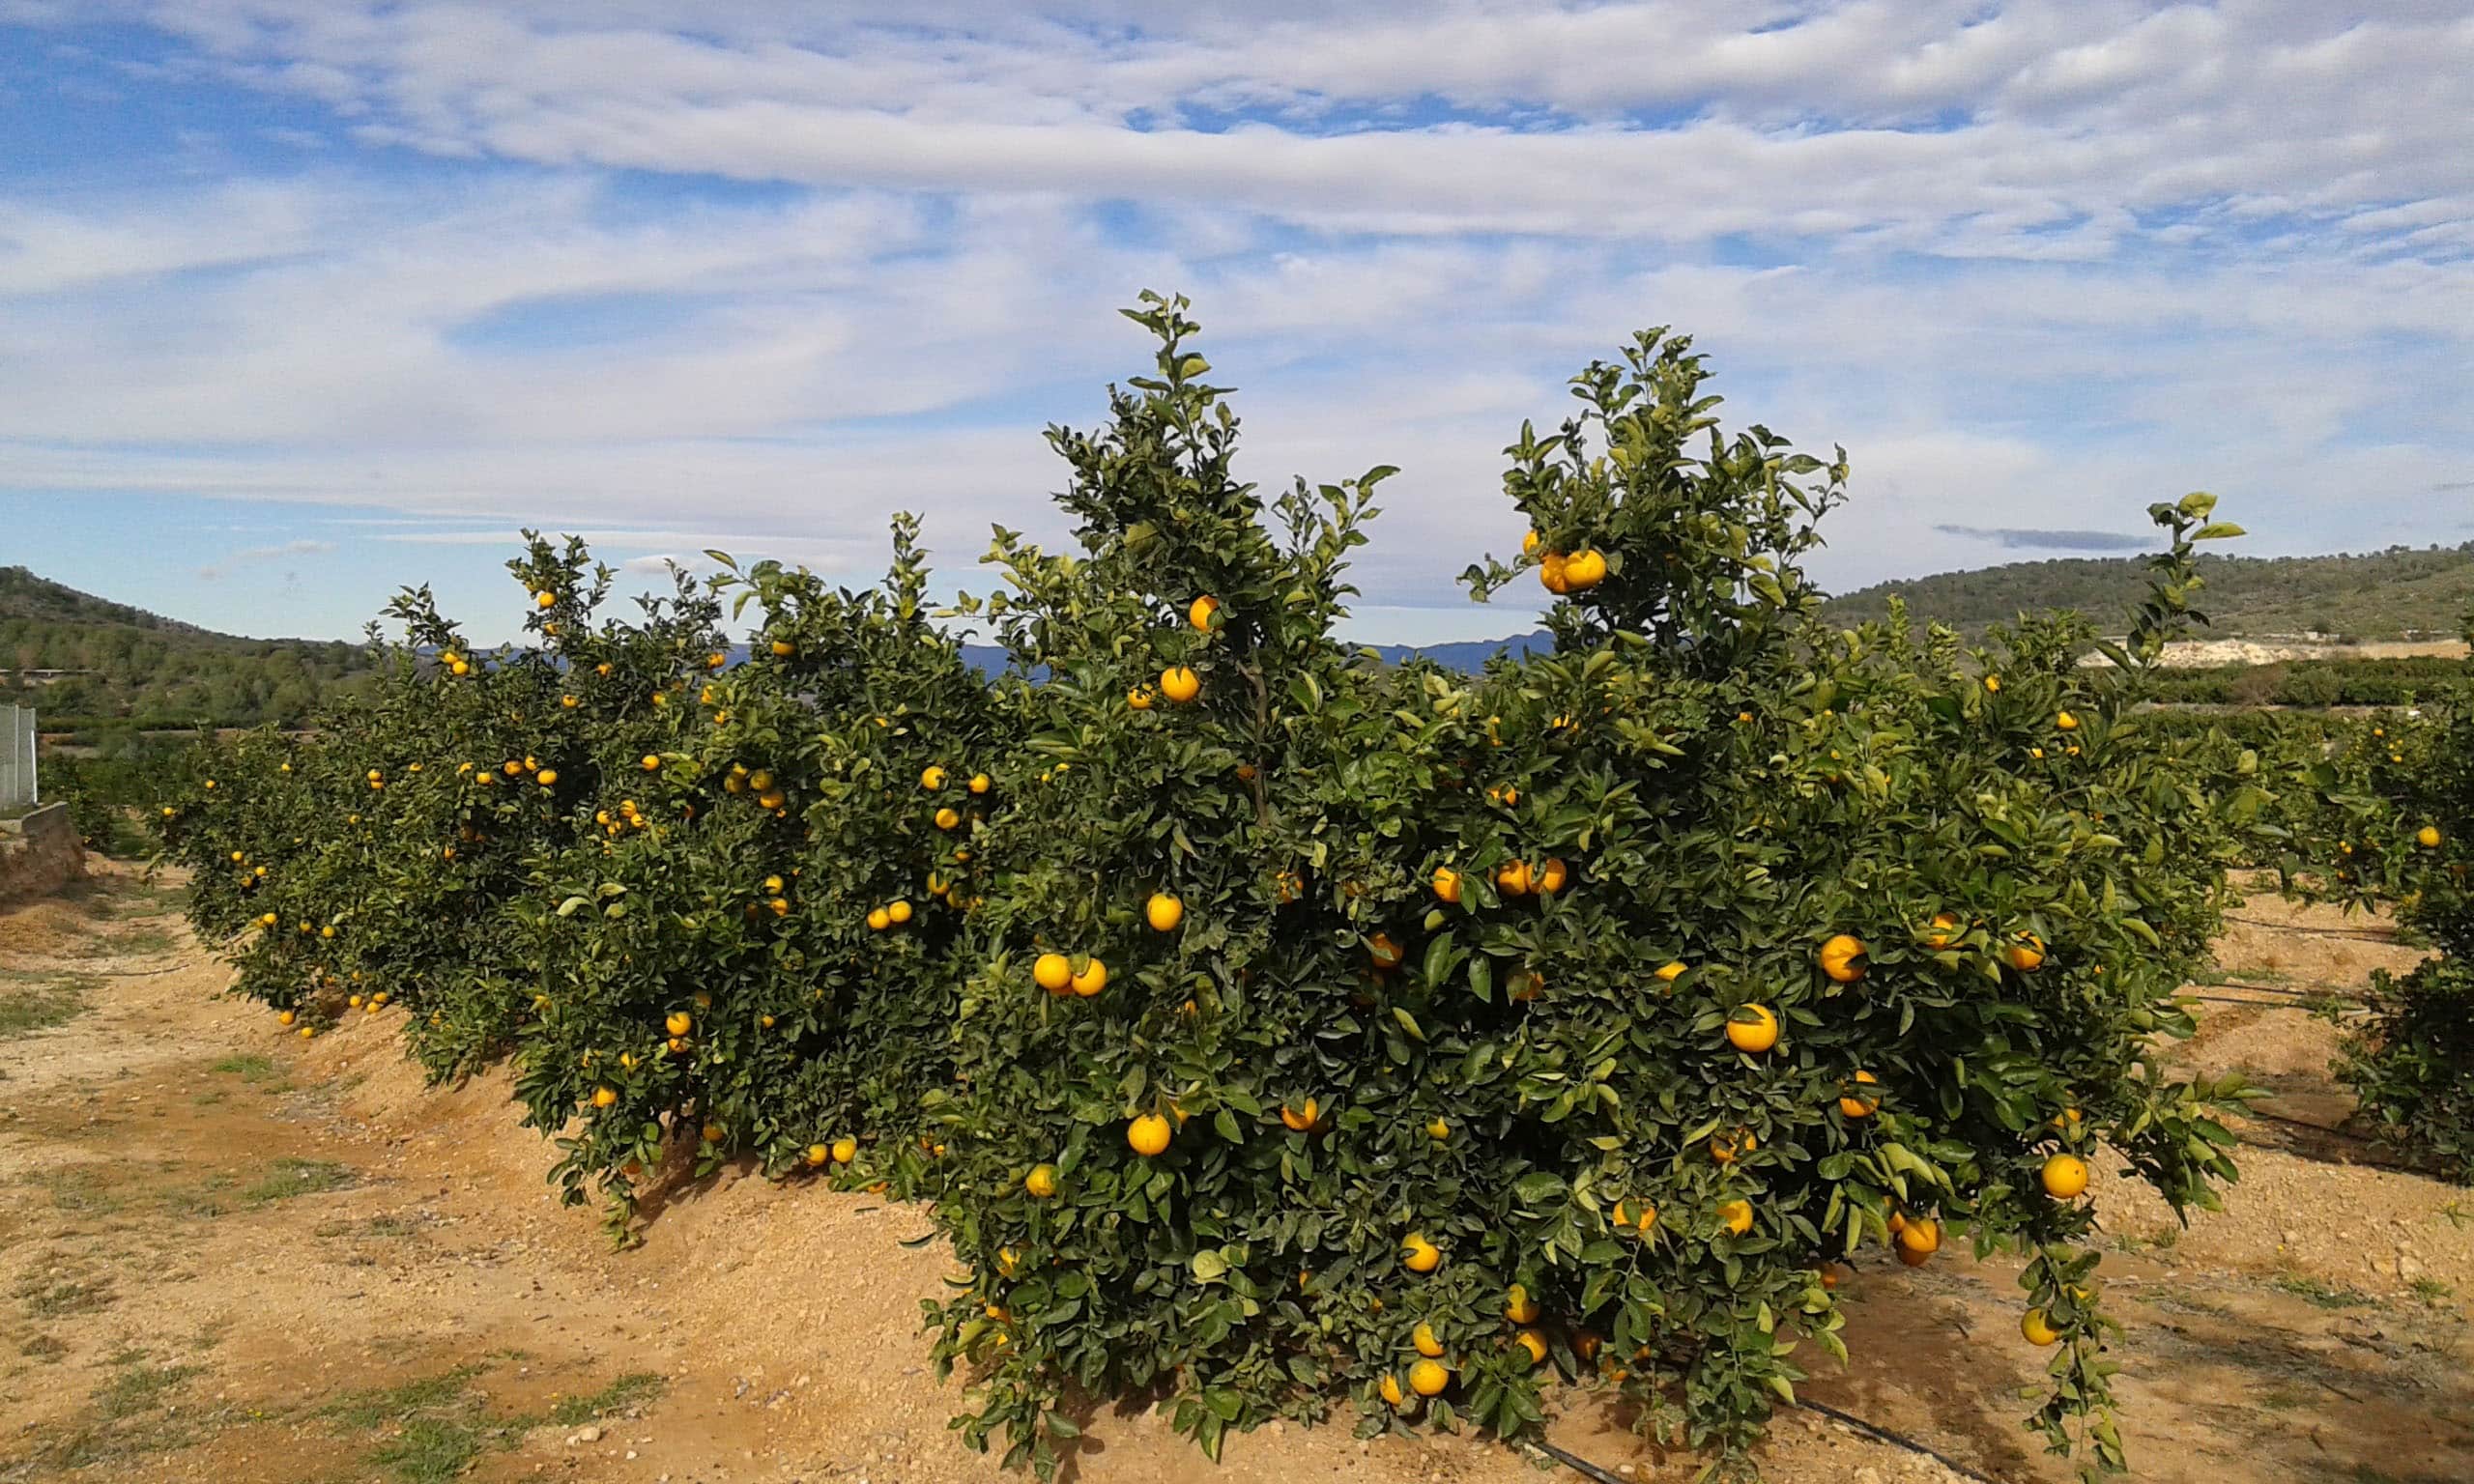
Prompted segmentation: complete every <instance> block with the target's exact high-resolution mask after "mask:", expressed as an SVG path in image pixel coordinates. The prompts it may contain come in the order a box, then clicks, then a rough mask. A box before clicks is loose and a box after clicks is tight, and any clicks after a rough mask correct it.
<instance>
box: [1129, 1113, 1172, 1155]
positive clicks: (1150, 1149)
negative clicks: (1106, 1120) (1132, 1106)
mask: <svg viewBox="0 0 2474 1484" xmlns="http://www.w3.org/2000/svg"><path fill="white" fill-rule="evenodd" d="M1168 1139H1169V1128H1168V1121H1167V1120H1166V1119H1165V1118H1162V1117H1161V1116H1160V1115H1159V1114H1157V1113H1145V1114H1143V1115H1142V1116H1141V1117H1140V1118H1137V1119H1136V1120H1135V1121H1134V1122H1133V1123H1130V1124H1128V1125H1126V1126H1125V1141H1126V1144H1127V1145H1128V1146H1129V1147H1131V1148H1132V1149H1133V1150H1134V1152H1135V1153H1136V1154H1137V1155H1140V1156H1143V1157H1144V1158H1146V1159H1147V1158H1149V1157H1151V1156H1154V1155H1159V1154H1165V1153H1166V1152H1167V1148H1168Z"/></svg>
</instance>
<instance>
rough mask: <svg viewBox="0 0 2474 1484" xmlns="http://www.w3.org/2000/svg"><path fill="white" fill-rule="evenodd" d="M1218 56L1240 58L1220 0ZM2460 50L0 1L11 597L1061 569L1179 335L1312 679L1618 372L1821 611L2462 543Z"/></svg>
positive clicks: (1107, 17)
mask: <svg viewBox="0 0 2474 1484" xmlns="http://www.w3.org/2000/svg"><path fill="white" fill-rule="evenodd" d="M1227 14H1230V15H1237V14H1238V13H1236V12H1228V13H1227ZM2469 118H2474V9H2469V8H2467V7H2465V6H2461V5H2437V4H2391V5H2369V6H2357V7H2352V8H2340V7H2336V6H2331V5H2328V4H2326V3H2324V0H2291V3H2277V0H2260V3H2231V0H2228V3H2224V4H2218V5H2205V6H2171V7H2158V6H2147V5H2131V4H2118V3H2112V0H2076V3H1983V0H1964V3H1944V0H1849V3H1836V4H1833V3H1821V0H1802V3H1796V0H1776V3H1737V4H1715V3H1707V0H1688V3H1687V0H1646V3H1608V4H1596V5H1553V4H1542V3H1528V0H1499V3H1440V4H1437V3H1420V4H1408V3H1401V4H1390V3H1378V4H1363V5H1356V6H1339V7H1335V6H1331V5H1328V4H1307V3H1303V0H1264V3H1261V4H1258V5H1255V6H1252V7H1250V8H1248V9H1247V10H1246V11H1245V13H1244V14H1243V15H1242V16H1241V17H1240V18H1237V19H1233V20H1222V19H1219V18H1217V15H1216V14H1212V13H1204V12H1196V13H1194V14H1187V13H1186V12H1184V11H1181V10H1178V9H1176V8H1167V7H1160V6H1157V5H1143V6H1136V5H1133V4H1131V3H1130V0H1122V3H1121V0H1079V3H1067V4H1053V5H1012V4H1006V5H997V4H977V5H973V4H958V3H943V0H913V3H909V4H904V5H893V4H878V3H875V0H856V3H851V4H844V5H837V6H831V7H824V6H782V5H779V4H775V3H770V0H706V3H701V4H696V5H688V4H684V3H679V0H612V3H607V4H599V5H593V6H577V5H573V4H568V3H563V0H506V3H500V4H495V5H487V4H475V3H469V0H468V3H460V4H443V3H432V0H385V3H377V0H183V3H179V4H159V5H158V4H149V3H142V0H80V3H75V4H71V3H66V0H0V561H7V562H22V563H24V564H27V565H29V566H32V567H34V568H35V569H36V570H38V571H40V572H43V573H44V574H45V575H48V576H52V577H56V578H59V579H60V580H63V581H66V582H69V583H72V584H73V585H78V586H81V587H86V588H89V589H91V590H94V591H97V592H101V593H103V594H106V595H108V596H111V597H114V598H118V599H121V600H124V601H129V602H134V603H139V604H143V605H145V606H147V607H151V608H155V609H158V610H159V611H162V612H165V613H168V614H173V615H175V616H178V617H182V618H186V619H188V620H191V621H194V622H200V623H206V624H210V625H213V626H216V627H219V628H225V629H231V630H235V631H238V632H243V633H251V634H278V633H282V634H293V633H298V634H310V635H317V636H349V635H352V634H354V633H357V632H358V631H359V629H360V625H361V624H362V623H363V622H364V621H365V620H366V619H367V618H368V617H370V616H371V615H372V614H375V613H376V611H377V610H378V608H379V607H380V605H381V604H382V603H383V602H384V601H385V598H386V596H387V595H388V592H389V591H390V590H391V589H392V588H393V587H395V586H396V585H402V584H409V583H418V582H427V583H431V584H432V585H435V586H436V587H437V589H438V590H439V592H440V594H441V596H442V598H443V599H444V600H445V601H446V604H447V605H448V606H449V608H450V610H451V611H454V612H456V613H458V614H460V615H462V616H463V617H465V618H466V619H467V620H468V622H469V623H470V625H471V627H472V629H473V630H474V631H475V633H476V634H479V635H481V636H483V637H485V638H486V637H495V636H498V635H503V634H505V633H508V632H511V631H512V629H513V627H514V625H515V624H516V623H517V622H518V621H519V619H520V610H519V608H518V606H517V602H516V599H517V594H516V593H515V591H514V589H513V587H512V586H511V585H509V584H508V583H507V582H506V580H505V578H504V576H503V572H502V570H501V565H500V564H501V562H503V560H504V558H505V557H507V556H508V555H510V549H511V543H512V540H513V536H514V532H515V531H516V530H517V529H518V528H522V527H526V526H532V527H538V528H545V529H550V530H558V531H564V530H575V531H580V532H582V533H584V534H586V535H587V536H588V537H590V539H592V540H593V542H594V544H595V546H596V549H597V550H598V551H599V552H600V553H601V554H602V555H603V556H604V557H605V558H606V559H608V560H610V561H612V562H613V563H614V564H624V565H626V566H627V567H629V568H630V569H631V570H632V572H633V573H634V574H635V579H634V580H638V581H650V580H651V574H653V573H655V572H657V571H658V569H659V567H660V565H661V563H662V561H663V559H664V558H665V557H684V558H693V557H694V556H695V554H696V553H698V552H700V551H702V550H703V549H705V548H707V547H722V548H725V549H728V550H731V551H734V552H736V553H738V554H740V555H742V556H750V557H753V556H774V557H782V558H784V559H786V560H792V561H803V562H806V563H808V564H809V565H811V566H815V567H817V568H819V569H820V570H822V571H826V572H828V573H830V574H831V575H833V576H835V577H837V578H841V579H844V580H849V581H853V582H859V581H866V580H868V579H869V577H870V576H871V575H872V574H874V573H875V572H876V571H877V569H878V568H880V566H881V564H882V561H883V554H884V535H883V525H884V517H885V513H886V512H887V511H889V510H892V509H896V508H912V509H918V510H921V511H923V512H924V513H925V515H926V517H927V521H928V533H929V537H930V540H931V543H932V545H933V546H934V547H935V551H936V553H937V557H938V560H939V565H940V568H941V569H942V571H943V573H944V575H945V578H946V580H947V582H948V583H949V584H952V585H964V586H971V587H975V588H979V589H983V590H984V589H985V587H986V586H987V577H986V575H985V574H984V573H982V572H980V571H979V570H977V569H976V565H975V563H976V559H977V557H978V556H979V554H980V553H981V552H982V551H984V550H985V548H986V544H987V533H988V528H989V525H990V523H992V522H1001V523H1003V524H1005V525H1007V526H1009V527H1014V528H1024V529H1027V530H1029V531H1031V532H1032V533H1034V534H1035V535H1040V536H1046V537H1050V538H1055V537H1059V536H1061V535H1062V530H1061V526H1060V524H1059V523H1058V522H1057V521H1056V520H1055V518H1054V516H1053V514H1052V513H1051V508H1050V505H1049V503H1048V499H1047V497H1048V495H1049V493H1050V491H1051V490H1053V489H1054V488H1055V486H1056V484H1057V482H1058V480H1059V478H1060V477H1061V475H1060V471H1059V468H1058V467H1057V465H1056V463H1055V461H1054V460H1053V458H1052V456H1050V454H1049V453H1048V451H1047V449H1046V447H1045V445H1044V444H1043V443H1042V442H1041V439H1040V437H1039V433H1040V429H1041V427H1042V426H1043V425H1044V424H1046V423H1048V422H1050V421H1068V422H1075V423H1087V422H1089V421H1091V420H1093V419H1094V418H1095V417H1096V416H1097V415H1098V414H1099V411H1100V408H1101V388H1102V386H1103V385H1105V383H1106V382H1107V381H1108V379H1109V378H1111V377H1114V376H1122V375H1125V374H1128V373H1129V372H1132V371H1135V370H1137V369H1139V362H1138V357H1140V356H1141V355H1142V354H1143V346H1142V343H1141V339H1140V335H1139V332H1138V331H1137V330H1136V329H1135V328H1133V327H1131V326H1128V325H1126V324H1124V323H1123V322H1122V321H1120V320H1119V319H1118V318H1117V317H1116V316H1115V315H1114V314H1113V313H1112V312H1111V311H1112V309H1113V308H1114V307H1115V306H1117V305H1119V304H1123V303H1127V302H1130V301H1131V300H1132V299H1133V297H1134V296H1135V295H1136V293H1137V292H1138V291H1139V290H1141V289H1143V288H1157V289H1161V290H1176V291H1182V292H1185V293H1187V294H1190V295H1191V296H1193V297H1194V300H1195V304H1196V311H1197V314H1198V317H1199V318H1200V319H1201V320H1202V321H1203V323H1204V325H1205V327H1206V342H1205V348H1206V350H1207V351H1208V353H1209V354H1210V355H1211V357H1212V359H1213V361H1214V362H1215V364H1216V366H1217V367H1218V370H1219V379H1221V380H1223V381H1226V382H1229V383H1233V384H1234V385H1237V386H1238V387H1239V388H1240V396H1239V401H1238V406H1239V409H1240V411H1241V413H1243V414H1245V415H1246V417H1247V420H1248V445H1247V446H1248V454H1247V462H1246V466H1245V468H1246V470H1247V471H1248V472H1249V473H1251V476H1252V477H1254V478H1256V479H1258V480H1261V481H1263V482H1265V483H1267V484H1277V483H1280V482H1283V481H1285V480H1286V479H1287V478H1288V477H1290V476H1291V475H1293V474H1304V475H1306V476H1308V477H1309V478H1312V479H1317V480H1323V479H1332V478H1338V477H1345V476H1348V475H1351V474H1354V473H1357V472H1359V471H1363V470H1364V469H1366V468H1367V467H1368V466H1371V465H1373V464H1376V463H1395V464H1398V465H1400V466H1401V467H1402V469H1403V471H1404V472H1403V474H1402V475H1401V476H1400V477H1399V478H1398V479H1397V480H1395V481H1394V482H1393V483H1391V484H1389V485H1387V486H1386V496H1387V500H1386V503H1387V507H1388V511H1389V513H1388V517H1387V519H1386V520H1385V521H1384V522H1383V523H1380V524H1379V525H1378V526H1377V528H1376V540H1375V543H1374V545H1373V546H1372V547H1371V548H1369V549H1368V550H1367V551H1366V553H1364V554H1363V556H1362V559H1361V563H1360V566H1359V569H1358V571H1359V577H1360V580H1361V584H1362V585H1363V586H1364V587H1365V588H1366V598H1365V600H1364V601H1363V602H1362V603H1361V605H1360V608H1359V617H1358V621H1357V625H1356V632H1357V633H1358V634H1360V635H1361V636H1362V637H1364V638H1366V639H1368V640H1375V641H1408V642H1417V641H1435V640H1444V639H1459V638H1474V637H1483V636H1490V635H1496V634H1502V633H1506V632H1510V631H1511V630H1514V629H1516V628H1519V627H1522V626H1524V625H1525V624H1526V623H1527V622H1528V620H1529V618H1530V616H1531V614H1530V613H1529V612H1528V611H1527V610H1526V609H1519V610H1514V609H1510V608H1503V607H1499V608H1495V609H1481V608H1474V607H1472V606H1471V605H1469V604H1468V603H1467V602H1466V600H1465V599H1464V598H1463V596H1462V595H1461V593H1460V592H1459V590H1458V589H1457V587H1456V586H1455V585H1453V581H1452V576H1453V574H1454V573H1456V572H1458V571H1459V570H1460V569H1461V568H1462V567H1463V566H1464V565H1466V564H1467V562H1468V561H1469V560H1470V559H1471V558H1472V557H1475V556H1476V555H1477V554H1478V553H1480V552H1482V551H1484V550H1489V549H1491V550H1495V551H1505V550H1508V549H1509V548H1510V546H1511V544H1512V543H1513V542H1514V541H1516V539H1517V536H1518V529H1517V527H1516V524H1515V522H1514V519H1513V517H1512V516H1511V514H1510V509H1509V507H1508V506H1507V505H1506V503H1505V502H1504V500H1503V499H1502V498H1501V494H1500V486H1499V477H1500V472H1501V465H1502V460H1501V454H1500V450H1501V449H1502V447H1503V445H1504V444H1505V443H1506V442H1509V441H1510V437H1511V436H1512V434H1513V433H1514V432H1515V431H1516V430H1517V428H1518V426H1519V423H1520V421H1521V419H1522V418H1524V417H1536V418H1538V419H1539V420H1541V421H1545V420H1549V419H1553V418H1556V417H1559V416H1561V415H1562V412H1563V409H1564V407H1565V405H1566V398H1565V396H1564V393H1563V391H1562V383H1563V380H1564V378H1565V377H1567V376H1568V374H1569V373H1570V372H1571V371H1573V370H1574V369H1576V368H1577V367H1578V366H1580V365H1581V364H1582V363H1584V362H1586V361H1587V360H1588V359H1590V358H1591V357H1594V356H1599V355H1606V354H1611V353H1612V352H1613V351H1614V350H1615V349H1616V348H1617V347H1618V346H1619V345H1620V344H1621V343H1622V342H1623V340H1624V339H1625V336H1626V335H1627V333H1628V332H1629V331H1630V330H1631V329H1632V328H1637V327H1641V326H1646V325H1653V324H1669V325H1673V326H1675V327H1677V328H1680V329H1683V330H1688V331H1690V332H1692V333H1694V334H1695V335H1696V336H1697V337H1698V339H1699V341H1700V343H1701V345H1702V347H1703V348H1704V349H1706V350H1708V351H1710V352H1711V353H1712V357H1713V361H1714V363H1715V365H1716V367H1717V369H1718V372H1719V382H1718V389H1719V390H1720V391H1721V392H1723V393H1724V394H1725V395H1726V396H1727V398H1728V401H1729V411H1730V412H1731V413H1732V414H1734V416H1735V417H1737V418H1739V419H1743V420H1759V421H1762V422H1765V423H1767V424H1768V425H1769V426H1770V427H1772V428H1773V429H1775V430H1777V431H1778V432H1780V433H1783V434H1785V435H1786V436H1788V437H1790V438H1793V439H1795V440H1796V441H1798V442H1800V443H1802V444H1804V445H1806V446H1809V447H1813V448H1815V449H1826V448H1827V446H1828V445H1829V444H1831V443H1832V442H1837V443H1843V444H1845V445H1846V446H1847V448H1848V449H1849V451H1850V453H1851V455H1852V457H1853V460H1854V465H1855V471H1856V479H1855V499H1854V501H1853V503H1851V504H1850V505H1849V506H1848V507H1847V508H1846V509H1845V510H1843V511H1842V512H1840V513H1839V514H1838V515H1837V516H1835V517H1834V518H1833V521H1832V523H1831V527H1830V528H1829V538H1830V545H1829V547H1828V549H1827V551H1826V552H1825V553H1823V554H1822V555H1821V557H1819V559H1818V560H1817V561H1816V563H1815V565H1816V568H1817V570H1818V571H1819V573H1820V575H1821V577H1822V578H1823V580H1824V581H1825V582H1826V583H1827V584H1828V585H1833V586H1838V587H1849V586H1855V585H1861V584H1864V583H1867V582H1871V581H1876V580H1879V579H1882V578H1885V577H1894V576H1902V575H1913V574H1917V573H1921V572H1926V571H1934V570H1941V569H1944V568H1949V567H1955V566H1970V565H1980V564H1984V563H1988V562H1993V561H1999V560H2008V559H2016V558H2018V557H2037V556H2066V555H2074V554H2077V553H2080V552H2087V551H2104V550H2112V549H2116V548H2117V547H2119V546H2120V545H2121V543H2122V541H2123V539H2124V538H2125V537H2128V536H2135V535H2137V534H2138V533H2139V532H2140V531H2141V530H2142V528H2143V523H2142V520H2141V515H2140V512H2141V511H2142V510H2143V507H2144V506H2145V505H2146V504H2147V503H2148V502H2149V501H2151V500H2154V499H2167V498H2171V497H2173V496H2176V495H2178V494H2180V493H2182V492H2183V491H2185V490H2188V489H2193V488H2207V489H2212V490H2215V491H2216V492H2218V494H2219V495H2220V496H2222V497H2223V499H2224V501H2225V510H2226V512H2227V513H2228V514H2229V516H2230V517H2231V518H2233V519H2236V520H2239V521H2240V522H2242V524H2244V525H2245V526H2247V527H2249V528H2251V530H2252V531H2253V532H2254V537H2253V539H2252V540H2251V541H2249V542H2247V543H2245V544H2244V546H2245V549H2246V550H2250V551H2253V552H2258V553H2298V552H2314V551H2328V550H2338V549H2352V550H2361V549H2365V548H2371V547H2377V546H2383V545H2388V544H2392V543H2407V544H2414V545H2421V544H2424V543H2427V542H2433V541H2438V542H2446V543H2450V544H2455V543H2458V542H2462V541H2465V540H2468V539H2474V397H2469V396H2468V395H2467V392H2468V390H2469V389H2474V151H2468V150H2466V149H2465V148H2464V145H2463V130H2464V128H2465V121H2466V120H2467V119H2469Z"/></svg>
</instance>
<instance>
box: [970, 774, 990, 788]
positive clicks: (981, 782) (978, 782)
mask: <svg viewBox="0 0 2474 1484" xmlns="http://www.w3.org/2000/svg"><path fill="white" fill-rule="evenodd" d="M988 789H989V777H988V775H987V774H985V773H973V774H972V775H971V776H970V791H971V792H973V793H986V792H987V791H988Z"/></svg>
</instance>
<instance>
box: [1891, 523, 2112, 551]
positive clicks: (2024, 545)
mask: <svg viewBox="0 0 2474 1484" xmlns="http://www.w3.org/2000/svg"><path fill="white" fill-rule="evenodd" d="M1934 529H1935V530H1938V531H1940V532H1942V534H1943V535H1945V536H1965V537H1966V538H1967V539H1969V540H1971V541H1990V542H1993V543H1994V544H1995V545H1997V546H2001V547H2006V548H2008V549H2010V550H2012V551H2027V552H2138V551H2145V550H2146V549H2147V548H2149V547H2152V546H2154V545H2155V544H2156V543H2155V541H2154V540H2153V539H2152V538H2150V537H2147V536H2134V535H2127V534H2124V533H2122V532H2120V531H2112V530H2031V529H2028V528H2023V527H2017V526H2002V527H1995V528H1990V529H1988V528H1984V527H1981V526H1936V527H1934Z"/></svg>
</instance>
